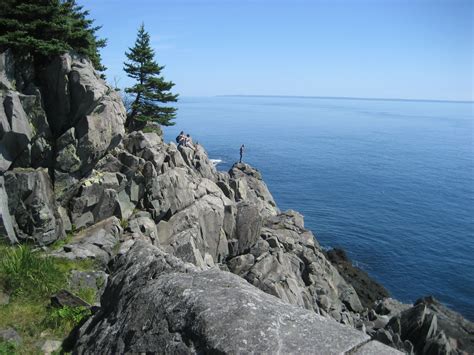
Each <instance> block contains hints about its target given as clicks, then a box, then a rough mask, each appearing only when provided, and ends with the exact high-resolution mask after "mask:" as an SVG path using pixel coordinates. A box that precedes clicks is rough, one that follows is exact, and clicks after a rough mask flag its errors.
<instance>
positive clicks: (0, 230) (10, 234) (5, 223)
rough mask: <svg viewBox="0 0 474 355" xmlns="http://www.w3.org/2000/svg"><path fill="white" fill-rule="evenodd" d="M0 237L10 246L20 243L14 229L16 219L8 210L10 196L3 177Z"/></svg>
mask: <svg viewBox="0 0 474 355" xmlns="http://www.w3.org/2000/svg"><path fill="white" fill-rule="evenodd" d="M0 235H1V236H3V237H4V238H5V241H7V242H8V243H10V244H16V243H18V239H17V237H16V233H15V229H14V219H13V217H12V215H11V214H10V209H9V208H8V195H7V191H6V189H5V178H4V177H3V176H0Z"/></svg>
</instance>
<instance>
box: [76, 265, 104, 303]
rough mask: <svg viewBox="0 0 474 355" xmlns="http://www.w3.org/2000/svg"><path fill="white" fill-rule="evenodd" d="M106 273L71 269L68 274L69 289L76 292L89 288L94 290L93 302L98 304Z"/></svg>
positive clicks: (102, 291)
mask: <svg viewBox="0 0 474 355" xmlns="http://www.w3.org/2000/svg"><path fill="white" fill-rule="evenodd" d="M107 279H108V274H106V273H105V272H104V271H80V270H72V271H71V274H70V276H69V280H68V283H69V289H70V290H71V291H73V292H75V293H76V294H77V292H79V291H81V290H84V289H90V290H93V291H94V292H95V295H96V296H95V303H96V304H99V300H100V297H101V296H102V294H103V293H104V289H105V285H106V284H107Z"/></svg>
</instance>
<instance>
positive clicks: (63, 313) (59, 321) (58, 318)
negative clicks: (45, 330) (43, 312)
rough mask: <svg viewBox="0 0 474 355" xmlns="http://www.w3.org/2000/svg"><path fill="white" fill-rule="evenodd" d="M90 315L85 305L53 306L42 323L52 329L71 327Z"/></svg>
mask: <svg viewBox="0 0 474 355" xmlns="http://www.w3.org/2000/svg"><path fill="white" fill-rule="evenodd" d="M90 315H91V311H90V309H89V308H87V307H68V306H65V307H62V308H53V309H52V310H51V312H50V313H49V314H48V315H47V316H46V318H45V320H44V323H45V326H47V327H49V328H53V329H65V328H66V329H71V328H74V327H75V326H76V325H78V324H79V323H80V322H81V321H82V319H84V318H86V317H89V316H90Z"/></svg>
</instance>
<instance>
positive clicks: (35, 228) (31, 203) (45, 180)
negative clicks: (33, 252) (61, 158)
mask: <svg viewBox="0 0 474 355" xmlns="http://www.w3.org/2000/svg"><path fill="white" fill-rule="evenodd" d="M4 176H5V190H6V192H7V195H8V208H9V211H10V215H11V216H13V217H14V219H15V220H14V223H13V226H14V230H15V234H16V237H17V239H18V240H20V241H31V242H34V243H36V244H38V245H48V244H51V243H53V242H54V241H56V240H57V239H59V238H62V237H64V229H63V222H62V220H61V216H60V214H59V212H58V206H57V205H56V201H55V199H54V193H53V189H52V186H51V181H50V178H49V175H48V173H47V171H45V170H43V169H38V170H31V169H30V170H26V169H21V170H13V171H8V172H6V173H5V175H4Z"/></svg>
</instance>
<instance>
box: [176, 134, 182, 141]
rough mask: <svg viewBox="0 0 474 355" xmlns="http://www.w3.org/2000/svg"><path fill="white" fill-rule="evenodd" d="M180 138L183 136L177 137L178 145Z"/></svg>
mask: <svg viewBox="0 0 474 355" xmlns="http://www.w3.org/2000/svg"><path fill="white" fill-rule="evenodd" d="M180 138H181V135H179V136H177V137H176V143H179V140H180Z"/></svg>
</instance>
